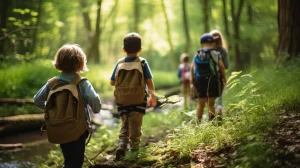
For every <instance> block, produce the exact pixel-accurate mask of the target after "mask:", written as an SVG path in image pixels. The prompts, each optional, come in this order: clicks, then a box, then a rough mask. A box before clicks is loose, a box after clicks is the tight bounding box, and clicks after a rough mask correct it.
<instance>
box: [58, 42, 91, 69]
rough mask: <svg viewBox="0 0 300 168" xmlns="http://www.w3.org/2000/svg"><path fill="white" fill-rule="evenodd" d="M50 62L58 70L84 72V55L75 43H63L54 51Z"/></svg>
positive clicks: (85, 67)
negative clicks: (52, 59)
mask: <svg viewBox="0 0 300 168" xmlns="http://www.w3.org/2000/svg"><path fill="white" fill-rule="evenodd" d="M52 64H53V65H54V66H55V68H56V69H57V70H59V71H63V72H67V73H73V72H76V73H77V72H78V73H79V72H86V71H88V68H87V66H86V55H85V54H84V52H83V51H82V49H81V48H80V46H79V45H77V44H65V45H63V46H62V47H61V48H60V49H59V50H58V51H57V53H56V55H55V57H54V61H52Z"/></svg>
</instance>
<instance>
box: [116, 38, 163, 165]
mask: <svg viewBox="0 0 300 168" xmlns="http://www.w3.org/2000/svg"><path fill="white" fill-rule="evenodd" d="M123 44H124V46H123V51H124V52H125V53H126V55H127V56H126V57H124V58H122V59H120V60H119V61H118V62H117V63H116V65H115V68H114V71H113V73H112V76H111V85H112V86H115V88H116V89H115V92H114V95H115V98H116V101H117V108H118V112H119V113H120V116H121V121H122V124H121V129H120V133H119V142H118V147H117V150H116V160H120V159H121V158H122V157H124V156H125V153H126V150H127V144H130V150H131V151H138V149H139V143H140V136H141V135H142V132H141V128H142V121H143V116H144V114H145V111H146V106H147V97H146V90H145V87H144V88H143V89H142V96H140V94H139V95H138V94H136V95H133V96H132V95H131V96H128V95H127V93H128V94H134V93H135V91H138V90H140V87H139V86H134V85H133V80H136V78H134V76H133V75H127V78H126V79H127V80H126V79H124V81H121V82H120V80H121V79H123V78H122V77H124V75H125V76H126V74H123V76H122V75H120V76H119V73H126V72H125V71H121V70H120V67H122V66H123V65H126V66H130V67H132V66H134V65H135V66H136V65H137V67H136V68H141V69H142V70H141V71H142V75H141V76H140V77H139V79H138V81H137V82H138V83H139V84H141V85H145V83H146V85H147V87H148V92H149V94H150V97H149V99H148V106H156V103H157V102H156V97H155V95H154V91H155V88H154V83H153V81H152V77H153V76H152V73H151V70H150V67H149V66H148V63H147V61H146V60H145V59H143V58H141V57H139V55H140V53H141V51H142V43H141V36H140V35H139V34H137V33H129V34H127V35H125V37H124V39H123ZM134 63H137V64H134ZM122 70H123V69H122ZM127 72H128V71H127ZM127 82H129V84H128V85H127V86H126V87H130V88H129V89H131V91H129V92H126V93H125V91H124V93H121V94H122V95H123V99H122V96H121V97H120V96H119V93H120V92H121V90H120V89H122V88H119V85H121V84H122V83H127ZM130 82H131V83H130ZM127 96H128V97H127ZM140 97H141V98H142V99H141V101H139V102H138V103H137V102H135V101H136V100H137V99H140ZM119 99H122V100H119ZM123 102H124V103H123Z"/></svg>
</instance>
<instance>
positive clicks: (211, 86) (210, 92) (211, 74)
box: [191, 33, 226, 120]
mask: <svg viewBox="0 0 300 168" xmlns="http://www.w3.org/2000/svg"><path fill="white" fill-rule="evenodd" d="M200 44H201V49H198V50H197V52H196V54H195V57H194V59H193V62H192V68H191V74H192V77H191V81H192V84H191V88H193V87H195V88H196V90H197V92H198V106H197V117H198V119H199V120H201V119H202V115H203V110H204V107H205V102H206V101H207V103H208V110H209V113H208V117H209V120H212V119H213V118H214V116H215V108H214V105H215V99H216V97H219V96H220V86H219V79H218V73H219V71H220V72H221V74H222V82H223V83H224V84H226V76H225V68H224V64H223V62H222V60H221V57H220V54H219V53H218V52H217V51H216V50H215V49H214V48H215V42H214V38H213V36H212V35H210V34H209V33H205V34H203V35H202V36H201V38H200Z"/></svg>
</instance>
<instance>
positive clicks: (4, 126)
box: [0, 114, 44, 136]
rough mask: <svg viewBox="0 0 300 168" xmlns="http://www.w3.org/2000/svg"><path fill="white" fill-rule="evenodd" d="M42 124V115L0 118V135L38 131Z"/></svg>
mask: <svg viewBox="0 0 300 168" xmlns="http://www.w3.org/2000/svg"><path fill="white" fill-rule="evenodd" d="M43 123H44V114H27V115H17V116H9V117H0V133H1V136H6V135H8V134H11V133H15V132H20V131H27V130H30V129H39V128H40V127H41V126H42V125H43Z"/></svg>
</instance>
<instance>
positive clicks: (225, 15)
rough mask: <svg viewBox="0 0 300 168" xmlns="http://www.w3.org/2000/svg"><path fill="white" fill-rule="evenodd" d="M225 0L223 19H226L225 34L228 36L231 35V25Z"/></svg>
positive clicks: (224, 0)
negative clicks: (229, 25) (229, 24)
mask: <svg viewBox="0 0 300 168" xmlns="http://www.w3.org/2000/svg"><path fill="white" fill-rule="evenodd" d="M222 1H223V21H224V27H225V34H226V36H227V38H229V37H230V32H229V27H228V15H227V8H226V7H227V0H222Z"/></svg>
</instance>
